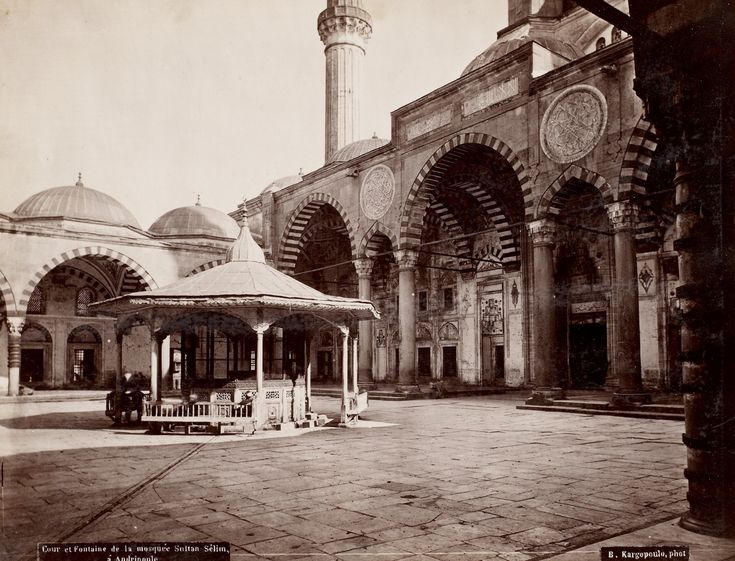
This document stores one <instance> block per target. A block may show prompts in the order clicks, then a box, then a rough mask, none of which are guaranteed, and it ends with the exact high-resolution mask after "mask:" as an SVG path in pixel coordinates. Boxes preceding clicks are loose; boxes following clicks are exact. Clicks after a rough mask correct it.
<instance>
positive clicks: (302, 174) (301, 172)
mask: <svg viewBox="0 0 735 561" xmlns="http://www.w3.org/2000/svg"><path fill="white" fill-rule="evenodd" d="M299 177H304V168H299Z"/></svg>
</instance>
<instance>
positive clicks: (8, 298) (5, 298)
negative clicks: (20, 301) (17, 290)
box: [0, 272, 17, 316]
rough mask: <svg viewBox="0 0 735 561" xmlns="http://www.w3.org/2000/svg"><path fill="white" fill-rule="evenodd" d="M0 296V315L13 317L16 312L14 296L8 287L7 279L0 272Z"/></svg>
mask: <svg viewBox="0 0 735 561" xmlns="http://www.w3.org/2000/svg"><path fill="white" fill-rule="evenodd" d="M0 295H2V302H0V314H3V313H4V314H5V315H6V316H10V315H15V314H16V312H17V309H16V305H15V294H13V289H12V288H11V287H10V283H9V282H8V279H6V278H5V275H3V274H2V272H0Z"/></svg>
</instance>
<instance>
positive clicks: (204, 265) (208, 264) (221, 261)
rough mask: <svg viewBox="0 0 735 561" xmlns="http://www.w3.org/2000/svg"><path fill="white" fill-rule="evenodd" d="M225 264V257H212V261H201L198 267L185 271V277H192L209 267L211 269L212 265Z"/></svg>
mask: <svg viewBox="0 0 735 561" xmlns="http://www.w3.org/2000/svg"><path fill="white" fill-rule="evenodd" d="M224 264H225V259H224V258H222V259H213V260H212V261H207V262H206V263H202V264H201V265H199V266H198V267H196V268H194V269H192V270H191V271H189V272H188V273H187V275H186V276H187V277H192V276H194V275H196V274H197V273H201V272H203V271H208V270H209V269H212V268H214V267H219V266H220V265H224Z"/></svg>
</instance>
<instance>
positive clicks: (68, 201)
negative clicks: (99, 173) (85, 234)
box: [15, 178, 140, 229]
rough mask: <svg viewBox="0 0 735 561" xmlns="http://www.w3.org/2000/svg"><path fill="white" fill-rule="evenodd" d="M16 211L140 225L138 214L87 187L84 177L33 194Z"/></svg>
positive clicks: (19, 214) (18, 213) (30, 216)
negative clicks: (83, 181)
mask: <svg viewBox="0 0 735 561" xmlns="http://www.w3.org/2000/svg"><path fill="white" fill-rule="evenodd" d="M15 214H17V215H18V216H23V217H26V218H50V217H54V216H62V217H64V218H75V219H81V220H92V221H94V222H104V223H106V224H114V225H116V226H133V227H134V228H138V229H140V224H138V221H137V220H136V219H135V216H133V214H132V213H131V212H130V211H129V210H128V209H127V208H125V207H124V206H123V205H122V204H120V202H119V201H117V199H114V198H112V197H111V196H110V195H107V194H105V193H102V192H101V191H97V190H95V189H90V188H89V187H85V186H84V184H83V183H82V181H81V178H80V179H79V181H77V183H76V185H68V186H63V187H52V188H51V189H46V190H45V191H41V192H40V193H36V194H35V195H31V196H30V197H28V198H27V199H26V200H25V201H23V202H22V203H20V205H18V207H17V208H16V209H15Z"/></svg>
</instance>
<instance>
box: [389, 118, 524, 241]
mask: <svg viewBox="0 0 735 561" xmlns="http://www.w3.org/2000/svg"><path fill="white" fill-rule="evenodd" d="M473 145H481V146H485V147H487V148H490V149H491V150H492V151H494V152H496V153H497V154H499V155H500V156H501V157H502V158H503V159H505V161H506V162H507V163H508V164H509V166H510V168H511V169H512V170H513V173H514V174H515V176H516V179H517V180H518V183H519V186H520V191H521V196H522V198H523V204H524V207H526V208H528V205H529V204H532V198H531V197H532V193H531V185H530V182H529V177H528V173H527V171H526V169H525V167H524V166H523V163H522V162H521V160H520V158H519V157H518V156H517V155H516V154H515V153H514V152H513V150H512V149H511V148H510V147H509V146H508V145H507V144H505V143H504V142H502V141H500V140H498V139H497V138H495V137H493V136H490V135H488V134H484V133H478V132H469V133H462V134H458V135H457V136H455V137H454V138H452V139H451V140H449V141H447V142H445V143H444V144H443V145H442V146H441V147H440V148H439V149H438V150H436V151H435V152H434V153H433V154H432V155H431V157H430V158H429V159H428V160H427V161H426V163H425V164H424V166H423V167H422V168H421V170H420V171H419V173H418V175H417V176H416V179H415V180H414V182H413V185H411V189H410V190H409V192H408V195H407V196H406V201H405V203H404V209H403V215H402V217H401V231H400V242H401V247H415V246H417V245H418V244H419V243H420V240H421V229H422V220H423V215H424V212H425V211H426V208H427V207H428V205H429V204H430V201H429V198H430V196H429V195H430V192H431V190H432V188H434V187H435V186H436V184H437V182H438V181H439V177H440V176H441V174H442V172H444V171H446V170H447V169H448V168H449V167H450V166H451V165H452V164H454V163H455V162H457V161H458V160H459V159H460V158H461V157H462V156H463V155H465V154H466V153H467V152H469V150H470V149H471V147H472V146H473Z"/></svg>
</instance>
